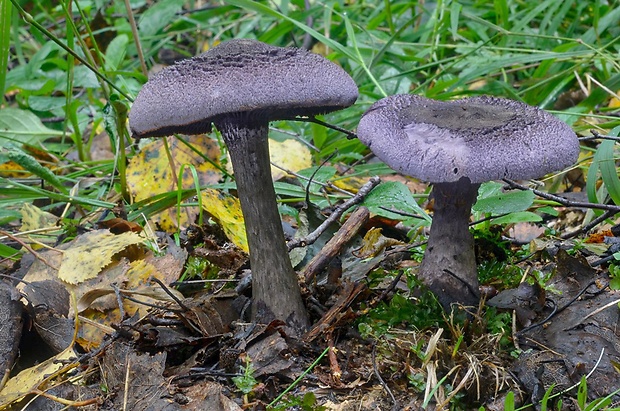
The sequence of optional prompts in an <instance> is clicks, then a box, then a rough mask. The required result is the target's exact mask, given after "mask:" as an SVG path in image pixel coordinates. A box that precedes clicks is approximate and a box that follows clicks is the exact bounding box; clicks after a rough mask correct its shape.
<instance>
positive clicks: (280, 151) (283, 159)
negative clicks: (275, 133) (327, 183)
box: [269, 139, 312, 180]
mask: <svg viewBox="0 0 620 411" xmlns="http://www.w3.org/2000/svg"><path fill="white" fill-rule="evenodd" d="M269 158H270V160H271V162H272V163H274V164H277V165H278V166H280V167H282V168H284V169H286V170H290V171H293V172H297V171H299V170H303V169H306V168H309V167H312V155H311V154H310V150H309V149H308V147H307V146H306V145H304V144H302V143H300V142H299V141H297V140H292V139H288V140H284V141H275V140H271V139H269ZM285 175H286V173H285V172H284V171H282V170H281V169H279V168H277V167H274V166H271V177H272V178H273V180H279V179H281V178H282V177H284V176H285Z"/></svg>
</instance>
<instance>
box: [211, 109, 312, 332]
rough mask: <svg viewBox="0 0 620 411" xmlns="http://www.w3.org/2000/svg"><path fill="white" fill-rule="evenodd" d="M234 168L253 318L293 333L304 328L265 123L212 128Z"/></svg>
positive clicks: (303, 311)
mask: <svg viewBox="0 0 620 411" xmlns="http://www.w3.org/2000/svg"><path fill="white" fill-rule="evenodd" d="M215 125H216V127H217V128H218V129H219V130H220V132H221V133H222V138H223V139H224V142H225V143H226V145H227V147H228V152H229V154H230V158H231V161H232V165H233V170H234V175H235V180H236V182H237V193H238V197H239V202H240V203H241V210H242V212H243V218H244V220H245V228H246V233H247V238H248V247H249V249H250V266H251V270H252V296H253V305H252V317H253V318H254V319H255V320H256V321H258V322H260V323H269V322H271V321H272V320H274V319H279V320H283V321H285V322H286V323H287V324H288V325H290V326H291V327H293V329H294V330H296V331H298V332H303V331H304V330H305V329H307V327H308V325H309V322H308V318H307V313H306V309H305V306H304V304H303V300H302V298H301V292H300V287H299V283H298V280H297V274H296V273H295V271H294V270H293V266H292V265H291V261H290V259H289V255H288V250H287V248H286V241H285V239H284V233H283V231H282V221H281V220H280V213H279V212H278V206H277V201H276V194H275V190H274V187H273V181H272V179H271V168H270V166H269V144H268V142H267V130H268V123H267V122H266V121H265V122H261V121H255V122H250V121H243V120H239V119H238V118H236V119H234V118H226V119H223V120H221V121H219V122H218V123H216V124H215Z"/></svg>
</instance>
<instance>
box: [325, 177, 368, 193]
mask: <svg viewBox="0 0 620 411" xmlns="http://www.w3.org/2000/svg"><path fill="white" fill-rule="evenodd" d="M367 181H368V179H363V178H361V177H345V178H339V179H337V180H334V181H333V183H334V185H335V186H336V187H338V188H342V189H343V190H347V191H350V192H352V193H357V190H359V189H360V187H361V186H363V185H364V184H366V182H367Z"/></svg>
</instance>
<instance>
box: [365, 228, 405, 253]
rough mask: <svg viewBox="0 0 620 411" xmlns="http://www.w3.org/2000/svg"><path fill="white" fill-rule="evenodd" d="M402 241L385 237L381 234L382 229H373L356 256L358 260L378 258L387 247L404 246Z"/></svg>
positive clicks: (367, 234)
mask: <svg viewBox="0 0 620 411" xmlns="http://www.w3.org/2000/svg"><path fill="white" fill-rule="evenodd" d="M404 244H405V243H403V242H402V241H398V240H396V239H394V238H389V237H385V236H384V235H383V234H381V229H380V228H377V227H373V228H371V229H370V230H368V232H367V233H366V235H365V236H364V240H363V242H362V246H361V247H360V248H359V249H358V250H356V252H355V256H356V257H358V258H369V257H376V256H377V255H379V253H381V252H382V251H383V250H385V249H386V248H387V247H391V246H393V245H404Z"/></svg>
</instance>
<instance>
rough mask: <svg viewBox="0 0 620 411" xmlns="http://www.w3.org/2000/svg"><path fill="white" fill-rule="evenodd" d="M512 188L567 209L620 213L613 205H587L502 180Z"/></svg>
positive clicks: (618, 208) (617, 207)
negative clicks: (576, 208)
mask: <svg viewBox="0 0 620 411" xmlns="http://www.w3.org/2000/svg"><path fill="white" fill-rule="evenodd" d="M502 180H503V181H504V182H505V183H506V184H508V186H509V187H510V188H516V189H519V190H523V191H526V190H529V191H532V192H533V193H534V194H536V195H537V196H538V197H542V198H544V199H546V200H551V201H555V202H556V203H560V204H561V205H563V206H566V207H581V208H592V209H596V210H611V211H616V212H620V206H617V205H611V204H598V203H586V202H583V201H571V200H568V199H567V198H564V197H560V196H556V195H554V194H549V193H545V192H544V191H540V190H536V189H533V188H529V187H526V186H524V185H521V184H518V183H517V182H515V181H512V180H509V179H507V178H504V179H502Z"/></svg>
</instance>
